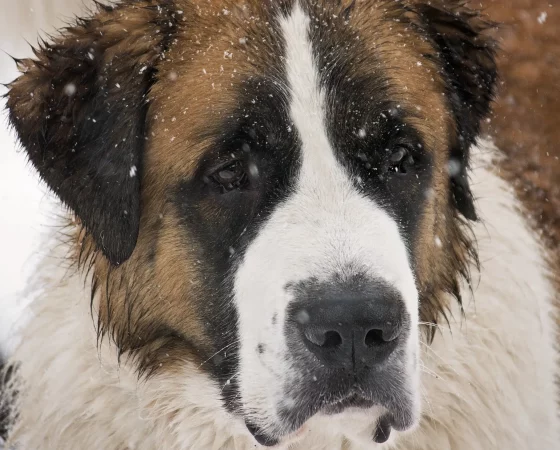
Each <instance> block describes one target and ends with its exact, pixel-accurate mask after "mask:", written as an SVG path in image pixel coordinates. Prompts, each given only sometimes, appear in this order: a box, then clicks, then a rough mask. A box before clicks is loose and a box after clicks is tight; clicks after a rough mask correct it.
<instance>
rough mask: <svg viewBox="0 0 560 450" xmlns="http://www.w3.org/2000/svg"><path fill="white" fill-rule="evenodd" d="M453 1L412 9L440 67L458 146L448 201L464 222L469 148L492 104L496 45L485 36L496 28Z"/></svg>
mask: <svg viewBox="0 0 560 450" xmlns="http://www.w3.org/2000/svg"><path fill="white" fill-rule="evenodd" d="M463 3H464V2H459V1H456V0H447V1H442V0H436V1H431V2H424V1H422V2H421V3H420V4H417V5H416V10H417V13H418V17H419V20H420V22H421V24H422V27H423V28H424V29H425V30H426V32H427V33H428V36H429V37H430V39H431V40H432V41H433V43H434V44H435V46H436V48H437V50H438V55H437V56H438V58H439V60H440V62H441V63H443V66H444V71H443V76H444V78H445V80H446V81H447V86H448V93H449V98H450V99H451V108H452V110H453V114H454V116H455V123H456V127H457V132H458V142H456V143H455V145H454V146H453V148H452V150H451V161H450V176H451V188H452V196H453V198H452V200H453V201H454V203H455V206H456V207H457V209H458V210H459V211H460V212H461V213H462V214H463V215H464V216H465V217H466V218H468V219H471V220H476V211H475V207H474V202H473V198H472V193H471V190H470V187H469V183H468V175H467V169H468V163H469V148H470V146H471V145H472V144H473V143H474V141H475V140H476V138H477V136H478V134H479V132H480V125H481V121H482V120H483V119H484V118H485V117H486V116H487V115H488V114H489V112H490V109H491V102H492V100H493V99H494V94H495V88H496V80H497V68H496V59H495V49H496V42H495V40H494V39H493V38H492V37H490V35H489V34H488V30H489V29H490V28H492V27H494V26H495V25H494V24H493V23H491V22H489V21H488V20H486V19H485V18H484V17H483V16H481V15H480V13H478V12H475V11H472V10H470V9H469V8H467V7H465V6H463Z"/></svg>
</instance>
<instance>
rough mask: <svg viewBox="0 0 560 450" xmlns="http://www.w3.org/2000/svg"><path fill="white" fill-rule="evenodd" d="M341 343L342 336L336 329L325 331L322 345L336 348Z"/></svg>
mask: <svg viewBox="0 0 560 450" xmlns="http://www.w3.org/2000/svg"><path fill="white" fill-rule="evenodd" d="M340 344H342V336H341V335H340V334H339V333H338V332H337V331H327V332H326V333H325V342H324V343H323V345H322V347H325V348H336V347H338V346H339V345H340Z"/></svg>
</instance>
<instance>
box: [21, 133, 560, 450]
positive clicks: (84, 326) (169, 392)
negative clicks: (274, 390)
mask: <svg viewBox="0 0 560 450" xmlns="http://www.w3.org/2000/svg"><path fill="white" fill-rule="evenodd" d="M492 154H493V149H492V148H491V147H490V146H489V145H487V144H484V145H483V146H482V149H475V152H474V155H475V162H474V164H475V168H474V170H473V177H472V179H473V190H474V194H475V196H476V197H477V198H479V200H478V211H479V213H480V215H481V216H482V218H483V220H484V222H483V223H481V224H477V225H476V226H475V234H476V237H477V239H478V242H479V246H480V248H479V250H480V257H481V260H482V264H483V267H482V272H481V274H480V282H479V284H478V285H477V286H476V289H475V299H476V303H474V302H470V303H469V304H467V306H466V312H465V314H466V317H465V319H464V320H462V319H461V315H460V313H459V311H458V308H455V309H454V319H453V320H451V327H450V329H448V328H447V327H445V326H442V327H441V329H440V330H439V332H438V333H437V335H436V338H435V341H434V343H433V344H432V346H431V347H427V346H425V345H422V353H421V354H422V365H423V375H422V386H421V389H422V394H423V398H424V401H425V404H424V409H423V419H422V422H421V424H420V426H419V428H418V430H417V431H416V432H415V433H413V434H410V435H404V436H398V435H397V434H396V433H393V434H394V438H393V442H392V443H390V444H387V445H385V446H381V447H379V448H381V449H383V450H387V449H391V450H393V449H395V450H433V449H437V450H494V449H508V450H527V449H535V450H536V449H547V450H554V449H558V448H560V446H559V444H558V443H559V442H560V441H559V437H560V436H559V430H558V418H557V405H556V400H557V389H556V387H555V385H554V375H555V374H556V371H557V370H556V368H557V353H556V351H555V350H554V342H555V339H556V335H555V332H554V331H553V330H554V328H553V327H554V323H553V321H552V319H551V315H550V313H551V309H552V306H551V305H552V300H553V297H554V296H555V291H554V290H553V287H552V286H551V284H550V282H549V281H548V279H547V269H546V266H545V262H544V258H543V249H542V248H541V246H540V245H539V243H538V241H537V239H536V235H535V233H533V232H531V231H530V230H529V229H528V227H527V225H526V224H525V222H524V221H523V217H522V214H521V213H520V212H519V209H518V204H517V202H516V200H515V198H514V194H513V192H512V189H511V188H510V187H509V186H508V185H507V184H506V183H505V182H504V181H503V180H502V179H500V178H499V177H498V176H497V175H496V174H494V173H493V171H492V167H493V164H492V162H491V160H490V157H491V155H492ZM56 244H57V243H56V242H55V243H54V245H53V246H55V245H56ZM59 264H60V262H59V260H58V258H53V259H47V260H46V261H45V265H44V267H46V268H47V269H48V270H47V276H43V277H41V278H40V279H38V280H36V282H37V283H38V285H39V286H41V288H43V289H42V295H40V296H39V298H38V299H37V300H36V301H35V303H34V306H33V313H34V314H33V317H32V319H31V321H30V323H29V325H28V326H27V327H25V329H24V331H23V335H22V341H21V344H20V346H19V347H18V349H17V350H16V351H15V353H14V355H13V359H14V360H15V361H21V362H22V365H21V372H20V373H21V376H22V377H23V379H24V380H25V384H26V386H25V391H24V392H25V395H24V396H22V397H21V402H20V404H19V408H20V414H21V415H20V420H19V422H18V423H17V425H16V427H15V429H14V432H13V436H12V438H13V441H14V442H16V441H17V442H19V443H20V444H21V446H20V447H19V449H21V450H70V449H72V450H74V449H100V450H101V449H103V450H117V449H118V450H121V449H127V450H133V449H136V450H153V449H156V448H157V449H159V450H179V449H180V450H206V449H209V450H220V449H221V450H230V449H231V450H249V449H254V448H255V443H254V441H253V440H252V437H251V436H249V435H248V433H247V431H246V430H245V429H244V427H243V425H242V424H241V423H240V421H239V420H237V419H234V418H232V417H231V416H229V415H228V414H227V413H226V412H224V410H223V408H222V406H221V402H220V400H219V387H218V386H215V385H214V383H213V382H211V381H210V379H209V378H208V377H207V376H205V375H202V374H200V373H199V372H198V371H197V369H196V367H193V366H191V365H189V364H185V368H184V373H183V376H165V375H162V376H158V377H156V378H154V379H152V380H150V381H148V382H145V383H137V382H136V377H135V376H134V375H133V374H132V369H131V368H130V367H129V366H128V365H127V364H123V365H122V366H121V368H120V370H119V368H118V367H117V364H116V352H115V349H114V348H112V347H110V346H109V345H108V344H107V343H105V344H104V345H103V346H102V349H101V351H100V352H99V357H98V352H97V350H96V345H95V335H94V332H93V324H92V319H91V317H90V316H89V307H88V300H89V299H88V287H87V286H86V287H84V284H83V281H82V280H81V277H80V276H79V275H77V274H76V275H70V276H67V277H64V273H65V271H64V270H62V269H56V270H53V268H56V267H58V266H59ZM464 295H465V297H467V298H468V297H469V294H468V289H467V288H466V287H465V289H464ZM370 432H371V429H370V427H369V423H366V422H364V421H363V418H362V417H355V416H352V415H346V414H344V415H341V416H335V417H331V418H326V417H317V418H315V419H312V420H311V421H310V422H309V424H308V426H307V427H306V430H305V432H304V433H303V434H302V435H301V436H298V437H294V443H293V446H292V447H290V450H340V449H344V450H361V449H367V448H372V449H373V448H377V447H375V446H374V444H372V443H371V442H370V441H369V440H368V439H369V433H370ZM344 437H345V438H344ZM344 439H346V441H344ZM280 450H287V446H283V447H281V448H280Z"/></svg>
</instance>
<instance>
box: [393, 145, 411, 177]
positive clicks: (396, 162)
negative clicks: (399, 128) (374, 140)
mask: <svg viewBox="0 0 560 450" xmlns="http://www.w3.org/2000/svg"><path fill="white" fill-rule="evenodd" d="M413 166H414V158H413V156H412V155H411V154H410V151H409V149H408V148H406V147H403V146H399V147H397V148H396V149H395V150H394V151H393V153H392V154H391V156H389V172H395V173H400V174H406V173H408V172H410V171H411V170H412V167H413Z"/></svg>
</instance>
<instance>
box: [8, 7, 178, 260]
mask: <svg viewBox="0 0 560 450" xmlns="http://www.w3.org/2000/svg"><path fill="white" fill-rule="evenodd" d="M179 17H180V16H178V15H177V13H176V12H175V11H174V10H173V8H172V4H171V1H159V2H157V3H156V2H154V1H151V0H144V1H135V0H128V1H124V2H122V3H121V4H119V6H116V7H107V6H102V5H98V10H97V12H96V13H95V14H94V15H93V16H92V17H91V18H88V19H78V21H77V23H76V24H75V25H74V26H71V27H68V28H66V29H64V30H63V32H62V35H61V36H60V37H59V38H57V39H55V40H54V42H53V43H50V44H47V43H43V44H42V45H41V46H40V48H39V49H35V50H34V52H35V56H36V59H35V60H31V59H28V60H22V61H19V62H18V66H19V69H20V71H21V72H22V75H21V76H20V77H19V78H18V79H16V80H15V81H14V82H13V83H12V84H11V85H10V90H9V92H8V95H7V105H8V109H9V118H10V121H11V123H12V124H13V126H14V128H15V129H16V131H17V133H18V135H19V139H20V141H21V143H22V144H23V147H24V148H25V150H26V152H27V154H28V155H29V159H30V161H31V162H32V164H33V165H34V166H35V168H36V169H37V170H38V171H39V173H40V175H41V177H42V179H43V180H44V181H46V183H47V185H48V186H49V187H50V188H51V189H52V190H53V191H54V192H55V193H56V195H57V196H58V197H60V199H61V200H62V201H63V202H64V203H65V204H66V205H67V206H69V207H70V208H71V209H72V210H73V211H74V212H75V214H76V215H77V216H78V217H79V218H80V220H81V222H82V223H83V225H84V226H85V228H86V230H87V231H88V232H89V233H91V235H92V236H93V238H94V240H95V242H96V245H97V247H98V248H99V249H100V250H101V251H102V252H103V253H104V255H105V256H106V257H107V258H108V259H109V261H110V262H111V263H113V264H120V263H122V262H124V261H125V260H127V259H128V258H129V257H130V255H131V253H132V251H133V250H134V247H135V245H136V240H137V237H138V230H139V222H140V179H141V173H142V156H143V150H144V146H145V142H146V113H147V104H148V98H147V95H148V92H149V90H150V87H151V86H152V84H153V83H154V81H155V76H156V71H157V63H158V61H159V60H160V59H161V58H162V57H163V55H164V53H165V51H166V48H167V46H168V45H169V44H170V42H171V40H172V36H173V34H174V31H175V28H176V25H177V21H178V19H179Z"/></svg>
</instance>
